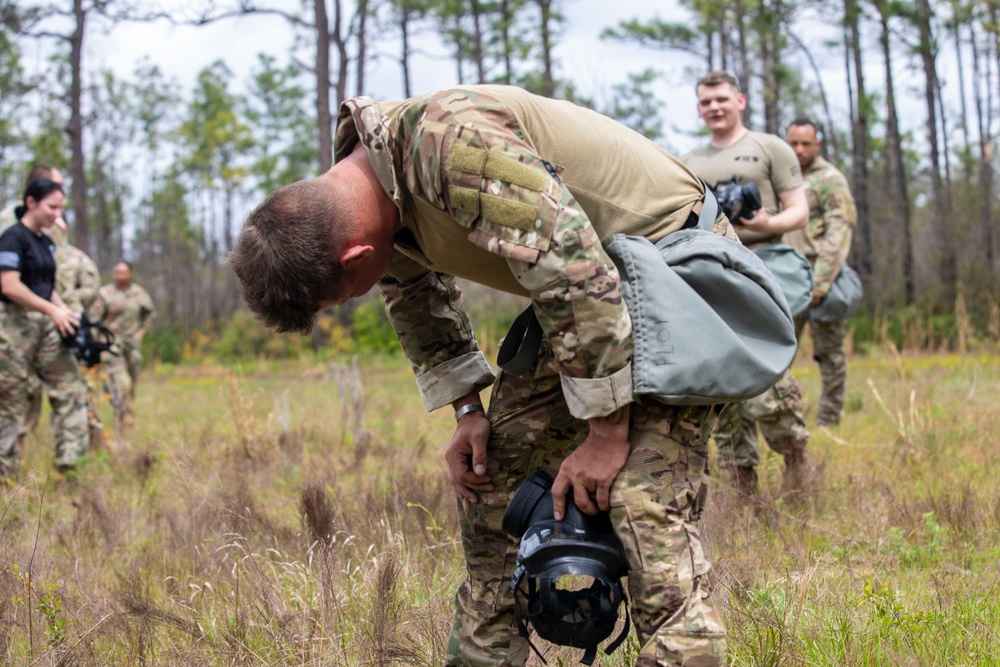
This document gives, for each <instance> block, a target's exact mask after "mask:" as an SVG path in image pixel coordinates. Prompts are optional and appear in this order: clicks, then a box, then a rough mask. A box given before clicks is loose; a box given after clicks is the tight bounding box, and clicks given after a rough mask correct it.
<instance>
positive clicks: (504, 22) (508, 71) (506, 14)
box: [500, 0, 514, 85]
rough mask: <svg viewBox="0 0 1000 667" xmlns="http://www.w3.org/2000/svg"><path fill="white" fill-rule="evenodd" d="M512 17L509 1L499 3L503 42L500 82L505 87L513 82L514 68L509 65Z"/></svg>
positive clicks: (504, 0)
mask: <svg viewBox="0 0 1000 667" xmlns="http://www.w3.org/2000/svg"><path fill="white" fill-rule="evenodd" d="M513 20H514V17H513V16H512V15H511V11H510V0H503V1H502V2H501V3H500V21H501V24H500V38H501V40H502V42H503V76H502V78H501V81H502V82H503V83H505V84H507V85H510V83H511V82H512V81H513V80H514V79H513V77H514V67H513V65H512V64H511V46H510V26H511V24H512V23H513Z"/></svg>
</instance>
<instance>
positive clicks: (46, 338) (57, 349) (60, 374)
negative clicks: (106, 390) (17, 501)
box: [0, 304, 89, 474]
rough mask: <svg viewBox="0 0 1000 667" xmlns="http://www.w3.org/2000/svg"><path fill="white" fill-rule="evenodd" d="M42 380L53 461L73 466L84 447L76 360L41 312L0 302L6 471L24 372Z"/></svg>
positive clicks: (12, 460)
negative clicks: (49, 410)
mask: <svg viewBox="0 0 1000 667" xmlns="http://www.w3.org/2000/svg"><path fill="white" fill-rule="evenodd" d="M32 372H33V373H35V374H36V375H38V377H39V378H40V379H41V381H42V385H43V386H44V388H45V391H46V392H47V393H48V395H49V400H50V402H51V403H52V433H53V437H54V439H55V450H56V458H55V463H56V466H57V467H59V468H68V467H71V466H73V465H74V464H75V463H76V461H77V459H79V458H80V457H81V456H83V454H85V453H86V451H87V446H88V436H89V434H88V423H87V402H86V399H87V397H86V388H85V386H84V384H83V381H82V380H81V378H80V372H79V369H78V368H77V365H76V359H75V358H74V357H73V354H72V352H70V350H69V349H67V348H66V346H65V345H63V343H62V339H61V338H60V337H59V334H58V332H57V331H56V329H55V326H54V325H53V324H52V322H51V321H50V320H49V318H48V317H47V316H45V315H43V314H42V313H38V312H34V311H28V310H25V309H24V308H21V307H20V306H14V305H11V304H2V305H0V470H2V471H3V472H4V473H6V474H10V473H11V472H13V470H14V469H15V467H16V463H17V459H18V456H19V453H20V443H19V441H20V437H21V435H22V434H23V433H25V422H24V420H25V417H26V416H27V414H28V409H29V408H28V383H29V380H28V378H29V375H30V373H32Z"/></svg>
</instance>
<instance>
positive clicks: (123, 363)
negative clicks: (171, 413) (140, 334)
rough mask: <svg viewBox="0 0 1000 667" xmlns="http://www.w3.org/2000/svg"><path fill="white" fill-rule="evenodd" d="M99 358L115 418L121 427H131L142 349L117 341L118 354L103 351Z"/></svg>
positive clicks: (133, 420)
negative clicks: (105, 375)
mask: <svg viewBox="0 0 1000 667" xmlns="http://www.w3.org/2000/svg"><path fill="white" fill-rule="evenodd" d="M101 359H102V363H103V364H104V369H105V372H106V373H107V375H108V389H109V390H110V393H111V398H112V403H114V407H115V418H116V419H118V420H119V423H120V424H121V426H122V427H123V428H128V427H131V426H132V425H133V424H134V422H135V411H134V409H133V407H132V403H133V400H134V399H135V385H136V381H137V380H138V379H139V371H140V370H142V351H141V350H140V348H139V347H138V346H137V345H133V344H130V343H129V342H128V341H124V342H123V341H119V354H117V355H111V354H107V353H105V354H103V355H101Z"/></svg>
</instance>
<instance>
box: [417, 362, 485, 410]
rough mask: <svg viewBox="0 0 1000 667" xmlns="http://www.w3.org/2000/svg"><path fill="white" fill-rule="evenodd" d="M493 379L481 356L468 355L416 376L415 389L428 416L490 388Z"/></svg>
mask: <svg viewBox="0 0 1000 667" xmlns="http://www.w3.org/2000/svg"><path fill="white" fill-rule="evenodd" d="M495 379H496V376H495V375H494V374H493V369H491V368H490V365H489V364H488V363H487V362H486V357H484V356H483V353H482V352H470V353H469V354H463V355H462V356H460V357H456V358H455V359H449V360H448V361H446V362H444V363H441V364H438V365H437V366H435V367H434V368H432V369H430V370H429V371H427V372H426V373H421V374H420V375H419V376H417V389H418V390H419V391H420V398H421V399H422V400H423V402H424V407H425V408H427V411H428V412H431V411H433V410H437V409H438V408H440V407H444V406H445V405H450V404H451V403H453V402H454V401H457V400H458V399H460V398H462V397H463V396H466V395H468V394H471V393H472V392H474V391H482V390H483V389H485V388H486V387H488V386H490V385H491V384H493V381H494V380H495Z"/></svg>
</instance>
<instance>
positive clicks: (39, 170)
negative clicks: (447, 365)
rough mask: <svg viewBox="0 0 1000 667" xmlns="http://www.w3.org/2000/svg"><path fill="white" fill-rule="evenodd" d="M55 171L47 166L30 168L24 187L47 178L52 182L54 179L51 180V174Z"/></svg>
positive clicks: (41, 165) (38, 165) (40, 165)
mask: <svg viewBox="0 0 1000 667" xmlns="http://www.w3.org/2000/svg"><path fill="white" fill-rule="evenodd" d="M55 170H56V168H55V167H52V166H49V165H47V164H36V165H35V166H34V167H32V168H31V171H29V172H28V177H27V178H25V179H24V185H25V187H27V186H28V184H29V183H31V182H32V181H37V180H40V179H43V178H47V179H49V180H50V181H54V180H55V179H54V178H52V174H53V172H55Z"/></svg>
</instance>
